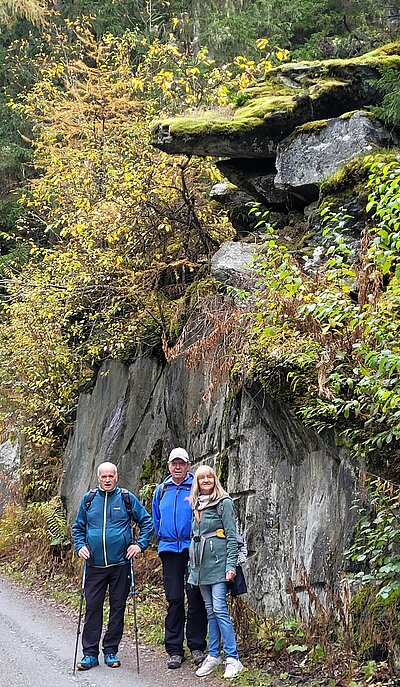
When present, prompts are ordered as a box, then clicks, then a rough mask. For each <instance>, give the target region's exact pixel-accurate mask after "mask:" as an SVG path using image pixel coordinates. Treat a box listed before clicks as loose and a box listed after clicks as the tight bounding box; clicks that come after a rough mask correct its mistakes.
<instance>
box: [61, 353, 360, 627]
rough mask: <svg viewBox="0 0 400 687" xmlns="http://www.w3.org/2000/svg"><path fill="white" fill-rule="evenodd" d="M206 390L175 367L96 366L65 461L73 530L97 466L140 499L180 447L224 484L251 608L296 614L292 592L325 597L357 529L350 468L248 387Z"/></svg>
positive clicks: (197, 372)
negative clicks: (244, 545) (241, 544)
mask: <svg viewBox="0 0 400 687" xmlns="http://www.w3.org/2000/svg"><path fill="white" fill-rule="evenodd" d="M208 379H209V375H208V371H207V369H206V364H205V363H204V364H200V365H199V367H197V368H196V369H192V370H188V368H187V367H185V365H184V363H183V360H182V359H181V358H178V359H176V360H173V361H172V362H171V364H169V365H165V366H162V365H161V364H160V363H159V362H158V361H157V360H155V359H147V358H141V359H138V360H136V361H135V362H134V363H133V364H132V365H131V366H130V367H125V366H123V365H122V364H120V363H117V362H108V363H107V364H105V365H104V366H103V368H102V370H101V371H100V374H99V376H98V379H97V383H96V385H95V387H94V389H93V391H92V393H91V394H82V395H81V397H80V400H79V404H78V410H77V421H76V425H75V429H74V433H73V435H72V437H71V438H70V441H69V444H68V447H67V451H66V454H65V472H64V478H63V482H62V488H61V494H62V498H63V501H64V503H65V505H66V507H67V512H68V516H69V519H72V518H73V517H74V515H75V513H76V510H77V508H78V505H79V502H80V499H81V497H82V495H83V493H84V492H85V491H86V490H87V489H88V488H89V487H91V486H93V485H95V484H96V466H97V465H98V464H99V463H100V462H102V461H103V460H111V461H113V462H115V463H116V464H117V465H118V469H119V474H120V484H121V485H124V486H126V487H128V488H130V489H133V490H134V491H135V492H136V493H137V492H138V490H139V489H140V487H141V486H142V485H143V482H144V481H146V482H148V481H149V479H150V478H149V475H152V478H153V480H154V481H155V482H156V481H158V480H160V479H161V478H162V477H163V475H164V474H165V471H166V459H167V456H168V453H169V451H170V449H171V448H172V447H173V446H176V445H184V446H186V448H187V449H188V452H189V454H190V456H191V457H192V461H193V463H194V464H198V463H203V462H207V463H209V464H212V465H214V466H215V467H216V468H217V469H218V470H219V471H220V472H221V473H222V475H223V479H224V482H225V484H226V486H227V488H228V489H229V491H230V493H231V494H232V496H233V497H234V499H235V503H236V508H237V514H238V517H239V520H240V523H241V524H242V526H244V528H245V532H246V537H247V542H248V547H249V559H248V562H247V563H246V571H247V578H248V587H249V600H250V602H251V604H252V605H253V606H254V608H256V609H257V610H258V611H259V612H260V613H265V614H271V613H281V612H285V613H291V612H292V611H293V607H292V601H291V599H292V592H293V591H295V592H296V593H297V595H298V596H299V598H300V600H301V601H302V602H304V605H306V602H307V594H308V592H307V587H308V586H309V585H311V586H312V587H313V588H314V590H315V591H317V592H318V594H319V595H320V596H321V597H323V596H324V594H325V592H326V591H327V590H328V588H329V587H330V585H331V584H332V583H333V581H334V579H335V576H336V574H337V571H338V569H340V566H341V564H342V553H343V549H344V548H345V546H346V544H347V542H348V541H349V537H350V536H351V533H352V529H353V525H354V522H355V519H356V518H357V514H356V511H355V510H352V506H353V504H354V498H355V495H356V491H357V487H356V480H355V476H354V471H353V466H352V465H351V463H350V461H349V460H348V458H347V456H346V455H345V454H343V453H341V452H339V451H338V450H337V449H336V448H335V446H334V445H333V444H332V443H331V442H330V441H329V440H328V439H325V440H324V439H322V438H321V437H319V436H317V435H316V434H315V433H314V432H312V431H309V430H306V429H304V427H302V426H301V425H300V423H298V422H297V421H296V420H295V419H294V418H293V417H292V415H291V413H290V411H289V410H288V409H287V408H285V407H284V406H282V405H281V404H279V403H278V402H277V401H274V400H272V398H270V397H268V396H267V395H266V394H265V393H264V392H263V391H262V389H261V388H260V387H259V386H258V385H256V384H255V383H253V382H251V381H248V382H247V383H246V385H245V386H244V387H243V388H242V389H241V390H240V391H237V390H236V391H235V390H234V389H233V388H231V387H230V384H229V381H228V379H225V380H222V381H221V382H220V384H219V386H218V385H215V386H214V389H213V390H212V392H211V393H210V388H209V383H208V381H207V380H208ZM214 381H215V380H214ZM145 475H146V476H145ZM142 478H143V481H142ZM147 491H149V489H147ZM150 492H151V489H150Z"/></svg>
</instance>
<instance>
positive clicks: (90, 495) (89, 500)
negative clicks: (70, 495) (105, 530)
mask: <svg viewBox="0 0 400 687" xmlns="http://www.w3.org/2000/svg"><path fill="white" fill-rule="evenodd" d="M98 490H99V489H98V487H95V488H94V489H91V490H90V491H89V493H88V495H87V497H86V502H85V510H89V508H90V504H91V503H92V501H93V499H94V497H95V496H96V494H97V492H98Z"/></svg>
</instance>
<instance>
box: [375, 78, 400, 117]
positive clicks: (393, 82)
mask: <svg viewBox="0 0 400 687" xmlns="http://www.w3.org/2000/svg"><path fill="white" fill-rule="evenodd" d="M375 86H377V87H378V90H379V91H380V93H381V94H382V95H383V100H382V104H381V105H377V106H374V107H371V112H372V113H373V114H374V115H375V116H376V117H378V118H379V119H381V120H382V121H383V122H385V124H389V125H391V126H400V72H399V71H398V70H397V69H382V70H381V78H380V79H379V80H378V81H376V82H375Z"/></svg>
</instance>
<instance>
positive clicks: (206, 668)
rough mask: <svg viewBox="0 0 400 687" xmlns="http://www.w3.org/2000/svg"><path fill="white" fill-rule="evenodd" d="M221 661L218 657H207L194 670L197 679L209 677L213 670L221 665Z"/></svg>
mask: <svg viewBox="0 0 400 687" xmlns="http://www.w3.org/2000/svg"><path fill="white" fill-rule="evenodd" d="M221 663H222V659H221V658H220V657H219V656H218V658H216V657H215V656H207V658H205V659H204V661H203V663H202V664H201V666H200V668H199V669H198V670H196V675H197V677H204V676H205V675H209V674H210V673H212V671H213V670H215V668H216V667H217V666H219V665H221Z"/></svg>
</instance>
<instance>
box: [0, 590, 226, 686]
mask: <svg viewBox="0 0 400 687" xmlns="http://www.w3.org/2000/svg"><path fill="white" fill-rule="evenodd" d="M76 630H77V617H75V614H73V615H71V614H70V613H69V612H67V611H66V610H65V609H64V608H63V607H60V606H59V605H58V604H57V603H56V602H54V601H49V600H45V599H43V598H41V597H40V596H39V595H33V594H32V593H31V592H30V591H29V590H26V589H24V588H23V587H20V586H19V585H17V584H16V583H14V582H11V581H10V580H8V579H7V578H6V577H1V578H0V636H1V643H2V657H1V665H0V687H71V686H74V685H75V687H111V686H115V687H159V685H161V686H162V687H164V686H165V685H168V687H195V686H196V687H199V685H204V687H217V685H219V686H221V685H223V683H225V680H222V679H218V678H215V677H206V678H202V679H200V678H197V677H196V675H195V667H194V664H193V663H192V661H191V660H189V659H188V660H187V661H186V662H185V663H184V664H183V666H182V668H180V669H179V670H168V669H167V668H166V660H165V656H164V655H163V654H162V653H161V652H158V651H154V650H152V649H150V648H148V647H145V646H143V645H141V644H140V642H139V657H140V674H139V675H138V673H137V670H136V654H135V646H134V641H133V639H132V637H125V638H124V639H123V641H122V643H121V647H120V651H119V653H118V655H119V657H120V659H121V662H122V666H121V668H108V667H107V666H105V665H104V663H102V661H100V665H99V666H98V667H96V668H92V669H91V670H88V671H85V672H83V671H76V672H75V676H74V675H73V671H72V669H73V658H74V650H75V642H76ZM139 636H140V635H139ZM81 655H82V654H81V649H80V646H79V651H78V658H80V657H81Z"/></svg>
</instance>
